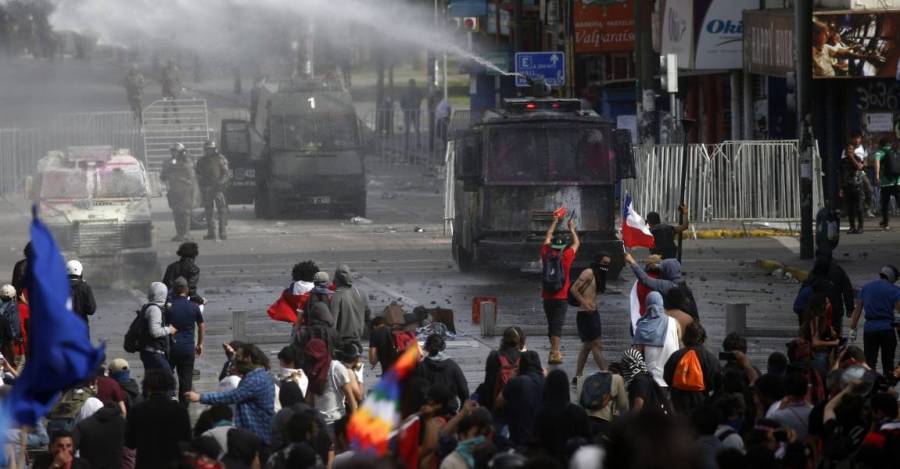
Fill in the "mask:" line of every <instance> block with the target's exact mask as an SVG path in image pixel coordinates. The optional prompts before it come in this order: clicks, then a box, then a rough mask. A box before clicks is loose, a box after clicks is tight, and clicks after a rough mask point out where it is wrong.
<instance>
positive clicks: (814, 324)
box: [800, 293, 840, 376]
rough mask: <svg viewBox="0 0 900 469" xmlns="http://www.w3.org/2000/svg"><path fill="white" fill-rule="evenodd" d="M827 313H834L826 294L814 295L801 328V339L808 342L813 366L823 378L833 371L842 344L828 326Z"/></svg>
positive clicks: (832, 329)
mask: <svg viewBox="0 0 900 469" xmlns="http://www.w3.org/2000/svg"><path fill="white" fill-rule="evenodd" d="M827 311H833V310H832V309H831V302H830V301H829V300H828V297H827V296H826V295H825V294H824V293H813V294H812V296H811V297H810V299H809V304H808V306H807V310H806V313H805V314H804V320H803V324H802V325H801V327H800V338H802V339H803V340H805V341H806V342H808V343H809V344H810V347H811V350H812V365H813V367H815V369H816V371H818V372H819V374H820V375H822V376H825V375H826V374H828V370H830V369H831V364H832V362H833V361H834V358H835V357H834V356H835V349H836V348H837V346H838V345H839V343H840V341H839V340H838V338H837V333H836V332H835V330H834V328H832V327H831V326H830V325H829V324H828V317H827V315H828V313H827ZM832 314H833V313H832Z"/></svg>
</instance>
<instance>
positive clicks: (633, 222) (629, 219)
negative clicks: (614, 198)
mask: <svg viewBox="0 0 900 469" xmlns="http://www.w3.org/2000/svg"><path fill="white" fill-rule="evenodd" d="M622 242H623V243H625V247H626V248H629V249H630V248H633V247H639V246H640V247H645V248H649V249H652V248H653V234H652V233H650V226H649V225H647V222H646V221H644V217H642V216H640V214H638V213H637V212H635V211H634V205H633V204H632V202H631V194H625V205H624V208H623V211H622Z"/></svg>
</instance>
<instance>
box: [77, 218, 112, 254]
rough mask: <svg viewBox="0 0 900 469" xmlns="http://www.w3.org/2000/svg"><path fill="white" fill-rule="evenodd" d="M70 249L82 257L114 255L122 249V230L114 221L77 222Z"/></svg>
mask: <svg viewBox="0 0 900 469" xmlns="http://www.w3.org/2000/svg"><path fill="white" fill-rule="evenodd" d="M72 247H73V248H74V249H75V250H76V251H77V252H78V254H79V255H82V256H85V255H98V254H113V253H116V252H118V251H120V250H121V249H122V248H123V247H124V245H123V240H122V229H121V228H120V226H119V224H118V223H117V222H116V221H115V220H101V221H91V222H79V223H77V224H76V225H75V233H74V236H73V243H72Z"/></svg>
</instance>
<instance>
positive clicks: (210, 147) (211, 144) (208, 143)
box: [203, 140, 216, 150]
mask: <svg viewBox="0 0 900 469" xmlns="http://www.w3.org/2000/svg"><path fill="white" fill-rule="evenodd" d="M203 148H204V149H206V150H215V149H216V142H215V141H214V140H207V141H206V143H204V144H203Z"/></svg>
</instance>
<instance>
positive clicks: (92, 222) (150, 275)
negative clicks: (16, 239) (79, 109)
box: [29, 146, 159, 283]
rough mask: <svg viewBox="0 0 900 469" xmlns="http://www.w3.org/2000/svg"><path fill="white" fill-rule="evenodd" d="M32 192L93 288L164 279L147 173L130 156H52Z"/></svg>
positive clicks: (95, 149)
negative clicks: (101, 285)
mask: <svg viewBox="0 0 900 469" xmlns="http://www.w3.org/2000/svg"><path fill="white" fill-rule="evenodd" d="M29 186H30V187H29V193H30V196H31V199H32V200H33V201H34V202H35V203H36V204H38V205H39V209H40V216H41V218H42V219H43V221H44V223H45V224H46V225H47V226H48V228H49V229H50V231H51V232H52V233H53V237H54V239H55V240H56V242H57V244H58V245H59V247H60V249H61V250H62V251H63V254H64V255H65V257H66V258H67V259H78V260H80V261H81V263H82V264H83V265H84V266H85V269H86V272H87V273H88V275H89V277H90V278H91V281H92V282H94V283H112V282H113V281H114V280H116V279H129V280H135V281H140V282H144V281H145V280H147V279H155V278H158V277H159V275H158V273H159V272H158V271H159V268H158V266H157V263H156V261H157V253H156V233H155V230H154V227H153V223H152V221H151V217H150V213H151V212H150V196H149V190H148V189H149V182H148V176H147V171H146V169H145V168H144V165H143V164H142V163H141V162H140V161H138V160H137V159H136V158H135V157H134V156H132V155H131V153H130V152H129V151H128V150H125V149H121V150H114V149H113V147H110V146H84V147H69V148H67V149H66V150H65V151H51V152H49V153H48V154H47V155H46V156H45V157H43V158H41V160H40V161H39V162H38V165H37V172H36V174H35V175H34V176H33V177H32V178H31V181H30V183H29Z"/></svg>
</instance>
